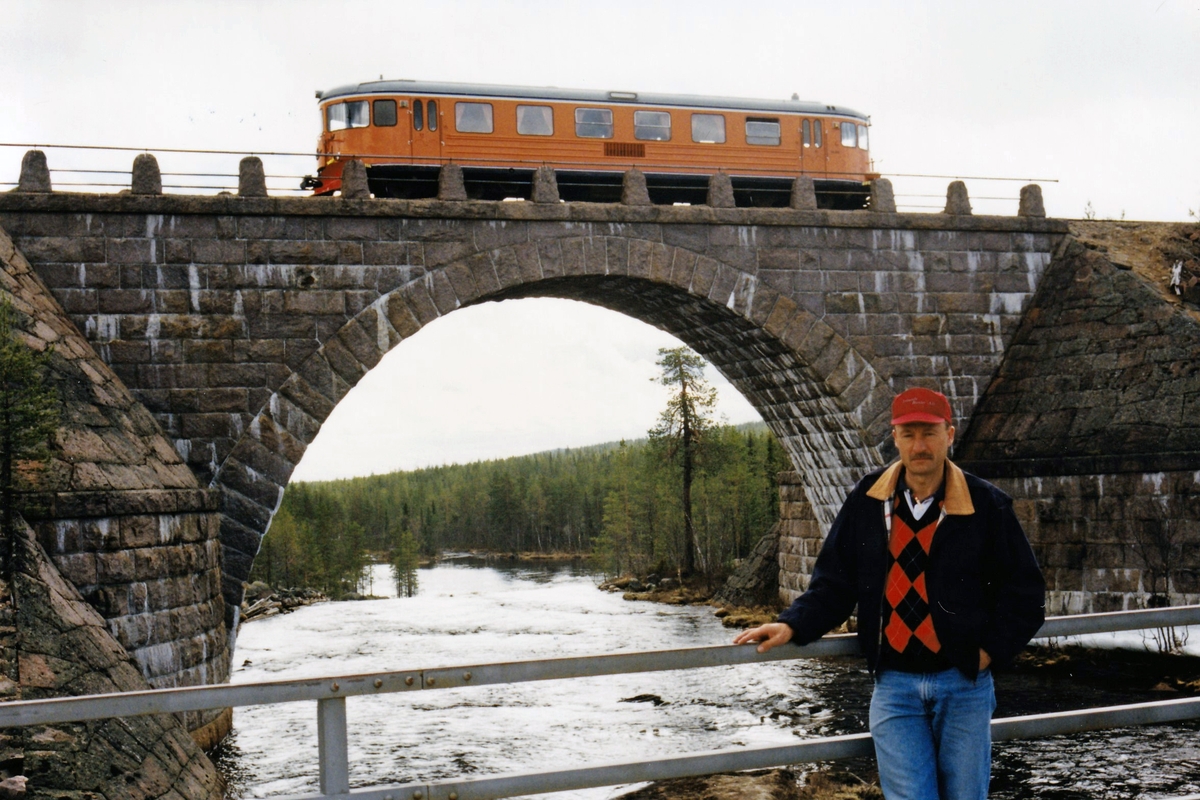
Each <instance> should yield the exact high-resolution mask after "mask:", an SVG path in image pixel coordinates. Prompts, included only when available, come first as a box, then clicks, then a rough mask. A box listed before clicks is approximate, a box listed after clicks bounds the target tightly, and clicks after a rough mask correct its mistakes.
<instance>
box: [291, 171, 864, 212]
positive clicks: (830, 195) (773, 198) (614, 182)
mask: <svg viewBox="0 0 1200 800" xmlns="http://www.w3.org/2000/svg"><path fill="white" fill-rule="evenodd" d="M438 169H439V168H438V167H435V166H413V165H405V164H377V165H374V166H370V167H368V168H367V182H368V185H369V187H370V190H371V193H372V194H373V195H375V196H376V197H395V198H404V199H410V200H411V199H424V198H432V197H437V185H438ZM462 171H463V182H464V183H465V184H466V189H467V196H468V197H469V198H471V199H472V200H505V199H508V198H522V199H525V200H528V199H529V198H530V197H531V196H532V193H533V173H534V170H532V169H510V168H496V167H463V170H462ZM555 176H556V180H557V182H558V194H559V197H561V198H562V199H563V200H565V201H567V202H575V201H580V202H592V203H618V202H620V201H621V180H622V173H620V172H615V171H604V170H588V171H585V170H556V172H555ZM731 180H732V182H733V196H734V202H735V203H737V205H738V206H739V207H753V208H786V207H787V206H788V203H789V201H790V199H791V192H792V179H791V178H771V177H758V176H739V175H734V176H732V179H731ZM314 183H315V182H314ZM814 183H815V188H816V194H817V207H818V208H821V209H830V210H844V211H853V210H855V209H861V208H863V207H864V206H865V205H866V203H867V199H868V196H869V187H868V186H867V185H865V184H863V183H860V182H858V181H842V180H824V179H818V180H816V181H814ZM307 188H318V191H319V187H307ZM646 188H647V190H648V191H649V194H650V201H651V202H652V203H654V204H656V205H672V204H675V203H688V204H691V205H701V204H703V203H704V202H705V201H706V200H707V198H708V176H707V175H694V174H687V173H655V172H647V173H646Z"/></svg>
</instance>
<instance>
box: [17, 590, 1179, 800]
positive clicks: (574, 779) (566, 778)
mask: <svg viewBox="0 0 1200 800" xmlns="http://www.w3.org/2000/svg"><path fill="white" fill-rule="evenodd" d="M1184 625H1200V605H1196V606H1178V607H1174V608H1162V609H1149V610H1143V611H1123V612H1115V613H1108V614H1083V615H1078V616H1071V617H1053V618H1051V619H1048V620H1046V623H1045V624H1044V625H1043V626H1042V628H1041V630H1039V631H1038V633H1037V636H1036V638H1041V639H1045V638H1057V637H1064V636H1078V635H1083V634H1092V633H1107V632H1114V631H1126V630H1143V629H1148V628H1166V627H1173V626H1184ZM857 652H858V646H857V642H856V639H855V636H854V635H853V634H848V635H839V636H828V637H825V638H823V639H821V640H819V641H817V642H813V643H812V644H809V645H805V646H803V647H800V646H795V645H785V646H783V647H778V648H775V649H774V650H772V651H770V652H769V653H765V654H760V653H758V652H757V650H756V649H755V648H754V647H753V646H748V645H740V646H738V645H721V646H716V647H693V648H685V649H680V650H658V651H645V652H636V653H619V654H614V655H602V656H582V657H576V658H560V659H543V660H536V661H514V662H508V663H498V664H480V665H469V666H459V667H438V668H434V669H412V670H400V671H396V672H379V673H370V674H364V675H343V676H335V677H329V678H313V679H305V680H291V681H267V682H262V683H252V684H242V685H237V686H228V685H224V686H195V687H188V688H181V689H157V690H151V691H143V692H127V693H122V694H116V695H112V694H110V695H89V696H85V697H64V698H54V699H50V700H30V701H18V702H12V703H0V728H12V727H23V726H27V725H43V724H54V723H64V722H81V721H85V720H94V719H108V718H111V717H126V716H138V715H143V714H161V713H177V712H181V711H200V710H205V709H212V708H230V707H234V706H250V705H269V704H274V703H291V702H299V701H312V700H315V701H316V702H317V739H318V750H319V762H320V794H316V795H303V796H297V797H294V798H290V799H289V800H318V799H321V800H335V799H336V800H491V798H500V797H512V796H515V795H523V794H539V793H543V792H556V791H565V790H573V789H586V788H593V787H598V786H611V785H615V784H625V783H637V782H641V781H651V780H665V779H669V778H681V777H688V776H693V775H704V774H709V773H713V772H727V771H733V770H745V769H761V768H766V767H776V766H784V765H787V764H794V763H798V762H803V761H829V760H836V759H842V758H852V757H855V756H864V755H871V753H872V752H873V751H872V748H871V737H870V734H867V733H862V734H853V735H848V736H833V737H827V738H823V739H814V740H812V741H806V742H799V743H796V744H791V745H786V746H776V747H755V748H736V749H728V750H714V751H708V752H701V753H693V754H690V755H686V756H675V757H669V758H660V759H649V760H645V761H639V762H631V763H620V764H603V765H593V766H588V767H581V768H576V769H570V770H559V771H551V772H537V773H525V774H513V775H502V776H497V777H490V778H473V779H460V780H449V781H440V782H432V783H419V784H416V783H414V784H404V785H394V786H386V787H378V788H371V789H361V790H355V791H350V771H349V757H348V747H347V736H346V698H347V697H353V696H357V695H378V694H387V693H393V692H409V691H423V690H430V689H451V688H461V687H465V686H487V685H495V684H501V683H524V682H528V681H542V680H561V679H565V678H584V677H596V676H601V675H617V674H624V673H637V672H660V671H666V670H677V669H698V668H703V667H717V666H731V665H739V664H751V663H760V662H771V661H792V660H796V659H801V658H815V657H821V656H835V655H852V654H855V653H857ZM1196 718H1200V697H1198V698H1185V699H1180V700H1167V701H1161V702H1154V703H1139V704H1134V705H1125V706H1112V707H1107V708H1092V709H1085V710H1083V711H1064V712H1056V713H1052V714H1037V715H1032V716H1025V717H1011V718H1006V719H998V720H994V721H993V722H992V735H993V737H994V738H995V739H996V740H997V741H1002V740H1006V739H1028V738H1041V737H1045V736H1053V735H1059V734H1068V733H1078V732H1081V731H1086V730H1099V729H1103V728H1113V727H1125V726H1133V725H1150V724H1160V723H1165V722H1177V721H1180V720H1186V719H1196Z"/></svg>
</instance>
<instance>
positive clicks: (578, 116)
mask: <svg viewBox="0 0 1200 800" xmlns="http://www.w3.org/2000/svg"><path fill="white" fill-rule="evenodd" d="M575 135H576V136H580V137H583V138H585V139H611V138H612V135H613V117H612V109H610V108H577V109H575Z"/></svg>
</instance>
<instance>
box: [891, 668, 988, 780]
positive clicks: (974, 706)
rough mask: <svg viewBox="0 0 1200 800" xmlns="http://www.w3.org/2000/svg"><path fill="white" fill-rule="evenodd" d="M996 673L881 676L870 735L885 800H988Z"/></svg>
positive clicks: (948, 670)
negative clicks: (972, 677)
mask: <svg viewBox="0 0 1200 800" xmlns="http://www.w3.org/2000/svg"><path fill="white" fill-rule="evenodd" d="M995 710H996V693H995V690H994V687H993V685H992V673H991V671H990V670H984V671H983V672H980V673H979V677H978V678H977V679H976V680H974V681H972V680H971V679H970V678H967V677H966V676H965V675H963V674H962V673H961V672H959V671H958V670H957V669H947V670H944V671H942V672H927V673H914V672H898V671H896V670H884V671H883V672H880V673H879V675H878V676H877V677H876V680H875V691H874V693H873V694H872V695H871V737H872V738H873V739H874V741H875V759H876V761H877V762H878V764H879V783H880V786H882V788H883V795H884V797H886V798H887V800H983V798H986V797H987V791H988V779H989V778H990V777H991V769H992V730H991V720H992V712H993V711H995Z"/></svg>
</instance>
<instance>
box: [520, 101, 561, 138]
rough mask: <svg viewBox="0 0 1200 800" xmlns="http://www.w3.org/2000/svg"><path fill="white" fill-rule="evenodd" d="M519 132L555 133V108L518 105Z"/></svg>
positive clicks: (526, 133)
mask: <svg viewBox="0 0 1200 800" xmlns="http://www.w3.org/2000/svg"><path fill="white" fill-rule="evenodd" d="M517 133H523V134H525V135H527V136H553V135H554V109H552V108H550V106H517Z"/></svg>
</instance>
